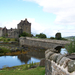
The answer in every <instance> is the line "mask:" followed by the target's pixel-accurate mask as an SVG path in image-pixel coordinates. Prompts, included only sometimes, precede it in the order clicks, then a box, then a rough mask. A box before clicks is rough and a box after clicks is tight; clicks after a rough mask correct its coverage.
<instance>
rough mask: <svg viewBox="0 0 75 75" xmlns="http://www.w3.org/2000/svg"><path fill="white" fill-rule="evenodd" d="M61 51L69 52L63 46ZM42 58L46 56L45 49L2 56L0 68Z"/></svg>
mask: <svg viewBox="0 0 75 75" xmlns="http://www.w3.org/2000/svg"><path fill="white" fill-rule="evenodd" d="M60 53H61V54H67V50H66V49H65V48H62V49H61V51H60ZM42 58H45V52H44V51H31V52H29V53H28V54H20V55H18V56H0V69H1V68H3V67H12V66H18V65H23V64H29V63H32V62H33V63H36V62H40V60H41V59H42Z"/></svg>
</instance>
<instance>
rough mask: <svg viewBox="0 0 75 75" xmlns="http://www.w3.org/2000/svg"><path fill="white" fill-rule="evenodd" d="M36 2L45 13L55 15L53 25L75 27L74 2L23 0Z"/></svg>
mask: <svg viewBox="0 0 75 75" xmlns="http://www.w3.org/2000/svg"><path fill="white" fill-rule="evenodd" d="M23 1H31V2H36V3H37V4H39V5H40V6H42V7H43V10H44V11H45V12H49V13H53V14H56V19H55V24H62V25H66V24H68V25H75V0H23Z"/></svg>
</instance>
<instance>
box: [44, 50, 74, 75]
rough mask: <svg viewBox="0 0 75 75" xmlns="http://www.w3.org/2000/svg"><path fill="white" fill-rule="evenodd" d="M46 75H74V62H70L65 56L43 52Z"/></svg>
mask: <svg viewBox="0 0 75 75" xmlns="http://www.w3.org/2000/svg"><path fill="white" fill-rule="evenodd" d="M45 70H46V75H75V60H71V59H69V58H67V57H66V55H61V54H57V53H54V52H52V50H50V49H48V50H47V51H45Z"/></svg>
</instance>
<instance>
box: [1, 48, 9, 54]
mask: <svg viewBox="0 0 75 75" xmlns="http://www.w3.org/2000/svg"><path fill="white" fill-rule="evenodd" d="M7 52H10V50H9V49H7V48H5V47H0V53H7Z"/></svg>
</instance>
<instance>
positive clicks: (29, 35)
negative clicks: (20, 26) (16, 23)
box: [19, 32, 32, 37]
mask: <svg viewBox="0 0 75 75" xmlns="http://www.w3.org/2000/svg"><path fill="white" fill-rule="evenodd" d="M22 36H23V37H26V36H28V37H31V36H32V34H29V33H26V32H23V33H21V34H20V35H19V37H22Z"/></svg>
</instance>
